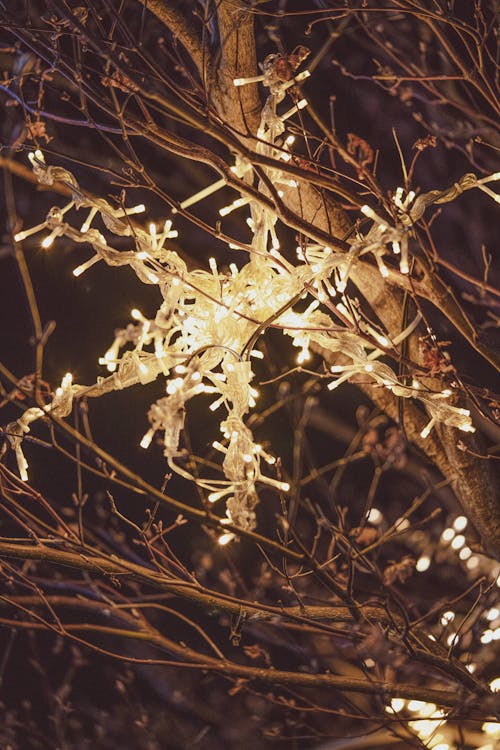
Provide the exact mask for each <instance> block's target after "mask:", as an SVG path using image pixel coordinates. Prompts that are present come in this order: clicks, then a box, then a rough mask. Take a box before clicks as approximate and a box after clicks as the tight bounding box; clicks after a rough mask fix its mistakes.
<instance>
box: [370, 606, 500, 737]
mask: <svg viewBox="0 0 500 750" xmlns="http://www.w3.org/2000/svg"><path fill="white" fill-rule="evenodd" d="M445 615H448V622H450V621H451V620H452V619H453V617H451V615H453V613H445ZM445 615H443V618H445ZM489 687H490V690H491V691H492V692H498V691H500V677H496V678H495V679H493V680H492V681H491V682H490V685H489ZM385 710H386V712H387V713H390V714H397V715H398V716H400V715H401V713H402V712H405V713H406V715H407V716H408V719H409V720H408V728H409V729H411V730H412V731H413V732H414V733H415V734H416V735H417V737H418V738H419V740H420V741H421V742H422V744H423V746H424V747H426V748H429V750H458V748H459V747H461V743H460V742H459V740H458V737H457V739H456V740H455V737H456V732H455V731H454V728H453V726H452V725H450V723H449V722H448V721H447V719H446V716H445V713H444V712H443V711H442V710H440V709H438V708H437V706H436V705H435V704H434V703H428V702H426V701H419V700H405V699H404V698H393V699H392V700H391V702H390V703H389V704H388V705H387V706H386V708H385ZM413 716H415V718H413ZM481 729H482V731H483V732H484V734H485V735H486V737H484V738H481V740H479V741H480V742H481V745H480V746H479V745H478V746H477V747H476V750H495V748H496V744H490V742H489V741H490V740H494V741H496V740H498V739H500V723H499V722H493V721H487V722H484V723H483V725H482V727H481ZM483 739H487V740H488V742H487V743H486V744H484V743H483Z"/></svg>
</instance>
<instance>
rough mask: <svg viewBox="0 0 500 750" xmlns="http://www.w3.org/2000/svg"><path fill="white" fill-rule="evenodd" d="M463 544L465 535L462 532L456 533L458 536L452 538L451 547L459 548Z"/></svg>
mask: <svg viewBox="0 0 500 750" xmlns="http://www.w3.org/2000/svg"><path fill="white" fill-rule="evenodd" d="M464 544H465V537H464V536H463V535H462V534H458V536H456V537H455V538H454V539H453V541H452V543H451V546H452V547H453V549H460V547H463V546H464Z"/></svg>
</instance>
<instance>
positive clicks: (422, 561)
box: [415, 555, 431, 573]
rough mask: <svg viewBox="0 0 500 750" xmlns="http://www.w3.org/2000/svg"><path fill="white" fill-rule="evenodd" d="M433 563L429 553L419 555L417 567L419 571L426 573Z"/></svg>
mask: <svg viewBox="0 0 500 750" xmlns="http://www.w3.org/2000/svg"><path fill="white" fill-rule="evenodd" d="M430 564H431V558H430V557H428V556H427V555H422V557H419V559H418V560H417V564H416V566H415V567H416V569H417V570H418V572H419V573H425V571H426V570H427V569H428V568H429V566H430Z"/></svg>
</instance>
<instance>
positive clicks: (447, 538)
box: [441, 527, 455, 542]
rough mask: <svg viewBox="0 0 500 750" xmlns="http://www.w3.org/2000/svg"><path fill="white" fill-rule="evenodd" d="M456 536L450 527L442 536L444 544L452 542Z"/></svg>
mask: <svg viewBox="0 0 500 750" xmlns="http://www.w3.org/2000/svg"><path fill="white" fill-rule="evenodd" d="M454 536H455V531H454V530H453V529H452V528H451V527H449V528H448V529H445V530H444V531H443V533H442V534H441V539H442V540H443V542H451V540H452V539H453V537H454Z"/></svg>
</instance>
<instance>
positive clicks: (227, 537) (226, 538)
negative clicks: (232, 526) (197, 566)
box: [217, 531, 235, 547]
mask: <svg viewBox="0 0 500 750" xmlns="http://www.w3.org/2000/svg"><path fill="white" fill-rule="evenodd" d="M233 539H235V536H234V534H232V533H231V532H230V531H228V532H226V533H225V534H222V536H220V537H219V538H218V540H217V543H218V544H220V546H221V547H224V546H225V545H226V544H229V542H232V540H233Z"/></svg>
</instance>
